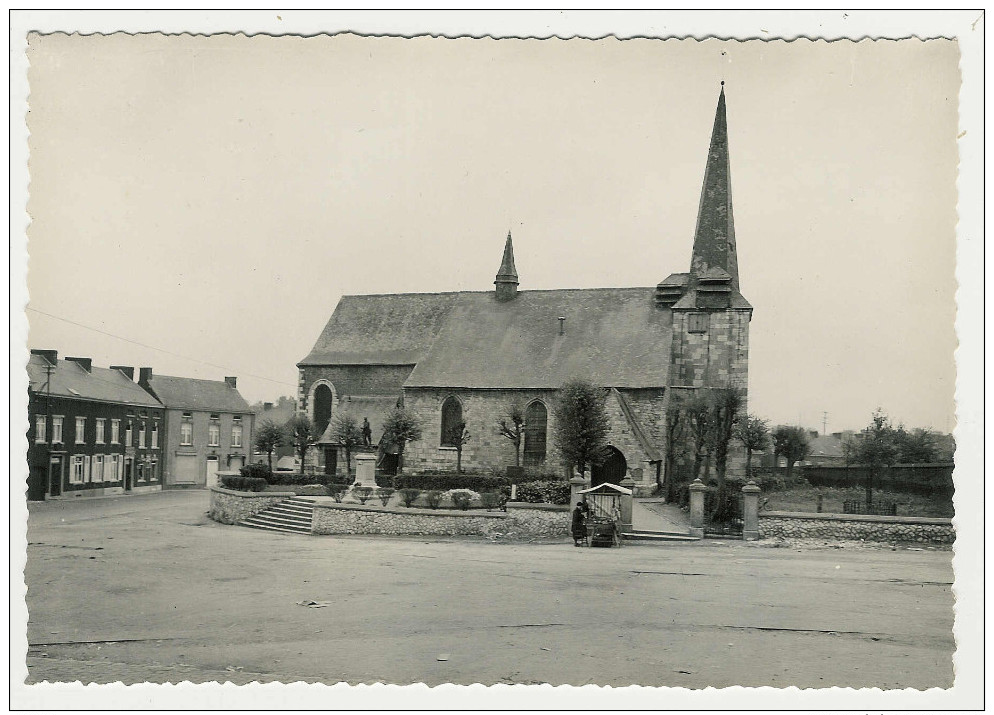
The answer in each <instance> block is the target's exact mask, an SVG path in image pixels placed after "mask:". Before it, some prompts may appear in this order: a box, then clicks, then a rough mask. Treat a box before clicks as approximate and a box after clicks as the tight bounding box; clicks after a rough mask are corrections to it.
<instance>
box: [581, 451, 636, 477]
mask: <svg viewBox="0 0 994 715" xmlns="http://www.w3.org/2000/svg"><path fill="white" fill-rule="evenodd" d="M607 450H608V456H607V459H605V460H604V461H603V462H601V463H600V464H596V465H594V466H593V467H592V468H591V470H590V486H592V487H596V486H598V485H600V484H604V483H605V482H607V483H608V484H619V485H620V484H621V480H622V479H624V478H625V475H626V474H627V473H628V463H627V462H626V461H625V455H623V454H622V453H621V452H619V451H618V450H617V449H616V448H614V447H608V448H607Z"/></svg>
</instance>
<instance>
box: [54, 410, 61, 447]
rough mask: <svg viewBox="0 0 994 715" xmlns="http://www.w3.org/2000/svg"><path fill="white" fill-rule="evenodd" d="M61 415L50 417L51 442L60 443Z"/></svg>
mask: <svg viewBox="0 0 994 715" xmlns="http://www.w3.org/2000/svg"><path fill="white" fill-rule="evenodd" d="M62 419H63V417H62V415H56V416H55V417H53V418H52V443H53V444H62Z"/></svg>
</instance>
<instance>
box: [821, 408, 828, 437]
mask: <svg viewBox="0 0 994 715" xmlns="http://www.w3.org/2000/svg"><path fill="white" fill-rule="evenodd" d="M821 433H822V436H824V435H826V434H827V433H828V413H827V412H822V413H821Z"/></svg>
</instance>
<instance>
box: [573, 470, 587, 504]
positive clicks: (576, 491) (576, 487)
mask: <svg viewBox="0 0 994 715" xmlns="http://www.w3.org/2000/svg"><path fill="white" fill-rule="evenodd" d="M586 488H587V484H586V482H584V481H583V477H581V476H580V475H579V474H575V475H573V478H572V479H570V480H569V505H570V508H571V509H572V508H573V507H575V506H576V503H577V502H578V501H580V499H582V497H581V496H580V490H581V489H586Z"/></svg>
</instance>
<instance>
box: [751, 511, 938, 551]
mask: <svg viewBox="0 0 994 715" xmlns="http://www.w3.org/2000/svg"><path fill="white" fill-rule="evenodd" d="M759 538H761V539H771V538H783V539H833V540H851V541H859V540H860V539H862V540H864V541H904V542H915V543H921V544H951V543H953V542H954V541H955V540H956V532H955V531H954V529H953V524H952V519H934V518H928V517H917V516H869V515H860V514H808V513H803V512H791V511H768V512H762V513H760V515H759Z"/></svg>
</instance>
